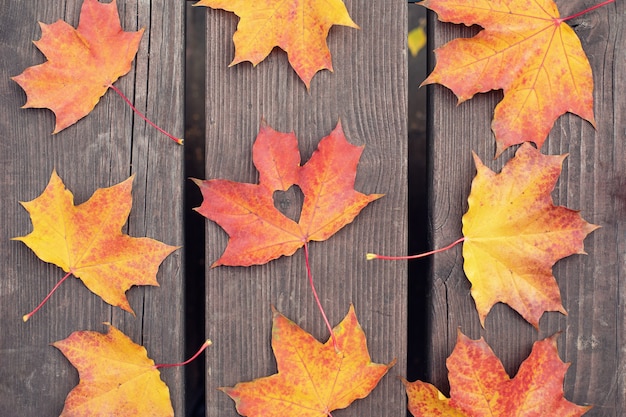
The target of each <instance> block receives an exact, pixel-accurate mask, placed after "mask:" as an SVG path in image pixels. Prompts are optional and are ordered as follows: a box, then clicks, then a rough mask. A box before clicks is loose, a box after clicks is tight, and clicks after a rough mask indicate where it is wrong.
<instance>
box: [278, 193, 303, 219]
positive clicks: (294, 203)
mask: <svg viewBox="0 0 626 417" xmlns="http://www.w3.org/2000/svg"><path fill="white" fill-rule="evenodd" d="M272 198H273V199H274V207H276V210H278V211H280V212H281V213H282V214H283V215H284V216H285V217H288V218H290V219H291V220H293V221H294V222H296V223H298V222H299V221H300V214H301V213H302V203H303V202H304V193H303V192H302V190H301V189H300V187H298V186H297V185H295V184H294V185H292V186H291V187H289V189H288V190H287V191H280V190H277V191H274V194H273V195H272Z"/></svg>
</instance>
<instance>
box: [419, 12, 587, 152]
mask: <svg viewBox="0 0 626 417" xmlns="http://www.w3.org/2000/svg"><path fill="white" fill-rule="evenodd" d="M420 4H422V5H423V6H425V7H428V8H429V9H432V10H434V11H435V12H437V15H438V17H439V20H441V21H445V22H452V23H457V24H458V23H465V24H466V25H473V24H477V25H480V26H482V27H483V28H484V30H482V31H481V32H479V33H478V35H476V36H474V37H473V38H471V39H455V40H453V41H451V42H449V43H447V44H446V45H444V46H443V47H441V48H438V49H437V50H436V51H435V53H436V57H437V65H436V67H435V69H434V71H433V72H432V73H431V74H430V76H429V77H428V78H427V79H426V80H425V81H424V83H423V84H431V83H439V84H443V85H445V86H446V87H448V88H450V89H451V90H452V91H453V92H454V94H455V95H456V96H457V97H458V99H459V103H460V102H463V101H465V100H468V99H470V98H471V97H472V96H473V95H474V94H476V93H479V92H487V91H489V90H496V89H503V90H504V98H503V99H502V101H501V102H500V103H499V104H498V105H497V106H496V108H495V113H494V118H493V123H492V125H491V127H492V129H493V131H494V133H495V136H496V141H497V150H496V157H497V156H499V155H500V154H501V153H502V152H503V151H504V150H505V149H506V148H508V147H509V146H511V145H514V144H519V143H522V142H525V141H530V142H534V143H535V144H537V146H538V147H541V145H542V144H543V142H544V141H545V139H546V137H547V135H548V133H549V132H550V129H551V128H552V125H553V124H554V121H555V120H556V119H557V118H558V117H559V116H560V115H562V114H564V113H565V112H572V113H575V114H577V115H579V116H580V117H582V118H584V119H586V120H588V121H589V122H590V123H591V124H594V125H595V121H594V117H593V94H592V93H593V77H592V73H591V66H590V65H589V61H588V60H587V57H586V56H585V53H584V51H583V49H582V46H581V44H580V40H579V39H578V37H577V36H576V33H575V32H574V31H573V30H572V28H570V27H569V26H568V25H567V24H566V23H564V21H565V20H566V18H559V12H558V10H557V7H556V5H555V4H554V2H553V1H552V0H532V1H528V0H498V1H495V0H482V1H479V2H468V1H466V0H425V1H423V2H422V3H420Z"/></svg>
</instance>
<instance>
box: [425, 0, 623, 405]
mask: <svg viewBox="0 0 626 417" xmlns="http://www.w3.org/2000/svg"><path fill="white" fill-rule="evenodd" d="M592 3H595V2H588V1H582V0H576V1H557V5H558V6H559V8H560V12H561V16H568V15H571V14H573V13H575V12H577V11H580V10H583V9H585V8H587V7H589V6H590V5H591V4H592ZM625 13H626V9H625V4H624V2H620V1H617V2H616V3H614V4H611V5H608V6H606V7H603V8H601V9H598V10H596V11H594V12H592V13H589V14H587V15H584V16H583V17H580V18H577V19H575V20H573V21H571V24H572V26H574V28H575V31H576V33H577V34H578V36H579V37H580V39H581V41H582V45H583V48H584V50H585V52H586V53H587V56H588V58H589V61H590V62H591V67H592V70H593V74H594V83H595V90H594V109H595V118H596V121H597V128H596V129H594V128H593V127H592V126H591V125H590V124H589V123H587V122H586V121H584V120H581V119H580V118H579V117H577V116H574V115H571V114H567V115H565V116H562V117H561V118H559V119H558V120H557V122H556V124H555V125H554V127H553V129H552V131H551V133H550V136H549V139H548V140H547V142H546V143H545V144H544V146H543V148H542V152H543V153H546V154H551V155H556V154H565V153H569V157H568V158H567V159H566V160H565V163H564V165H563V173H562V175H561V179H560V180H559V182H558V184H557V187H556V190H555V191H554V193H553V197H554V200H555V203H556V204H559V205H565V206H567V207H570V208H572V209H576V210H581V214H582V216H583V218H585V219H586V220H587V221H589V222H591V223H595V224H598V225H600V226H602V228H601V229H599V230H596V231H595V232H594V233H592V234H591V235H590V236H589V237H588V238H587V239H586V240H585V248H586V251H587V253H588V255H587V256H585V255H574V256H571V257H568V258H566V259H564V260H561V261H559V262H558V263H557V264H556V266H555V267H554V275H555V277H556V279H557V281H558V283H559V287H560V289H561V295H562V298H563V305H564V307H565V309H566V310H567V311H568V315H567V316H565V315H562V314H559V313H547V314H544V316H543V318H542V319H541V321H540V329H539V331H537V330H535V329H534V328H533V327H532V326H531V325H530V324H528V323H526V322H525V321H523V319H521V317H520V316H519V315H518V314H517V313H515V312H514V311H513V310H512V309H510V308H509V307H508V306H505V305H503V304H498V305H496V306H495V307H494V308H493V309H492V311H491V313H490V314H489V315H488V316H487V319H486V322H485V329H484V330H483V329H481V326H480V323H479V320H478V315H477V313H476V310H475V307H474V302H473V300H472V298H471V296H470V294H469V288H470V283H469V281H468V280H467V278H466V277H465V275H464V273H463V268H462V266H463V258H462V256H461V248H460V247H457V248H455V249H453V250H451V251H448V252H445V253H441V254H438V255H436V256H435V257H434V259H433V261H432V262H433V263H432V284H431V294H430V317H429V320H430V326H431V331H430V333H431V338H430V341H429V348H428V350H429V355H430V356H429V358H428V363H429V372H430V382H432V383H434V384H435V385H437V386H438V387H439V388H440V389H442V390H443V391H444V392H446V393H447V392H448V391H447V390H448V383H447V370H446V368H445V359H446V358H447V357H448V356H449V354H450V353H451V351H452V349H453V347H454V344H455V343H456V334H457V329H461V330H462V331H463V332H464V333H465V334H467V335H468V336H470V337H472V338H474V339H476V338H478V337H480V336H484V337H485V339H486V340H487V342H488V343H489V344H490V345H491V346H492V348H493V350H494V351H495V353H496V355H497V356H498V357H499V358H501V360H502V362H503V363H504V366H505V368H506V370H507V371H508V372H509V374H510V375H513V374H515V372H516V371H517V368H518V367H519V364H520V363H521V362H522V361H523V360H524V359H525V358H526V357H527V356H528V354H529V353H530V350H531V346H532V343H533V342H535V341H536V340H539V339H542V338H544V337H547V336H549V335H552V334H554V333H555V332H562V333H561V335H560V337H559V339H558V343H559V353H560V355H561V358H562V359H563V360H564V361H565V362H571V366H570V368H569V371H568V373H567V375H566V378H565V396H566V398H567V399H569V400H571V401H574V402H576V403H578V404H593V405H594V408H593V409H591V411H589V412H588V413H587V414H586V416H589V417H601V416H602V417H618V416H623V415H624V413H625V412H626V378H625V375H626V354H625V353H624V352H625V351H624V343H625V339H624V331H625V329H626V327H625V326H626V325H625V324H624V323H625V320H624V319H625V318H626V316H625V314H626V310H625V307H624V306H625V301H626V299H625V297H626V289H625V288H624V279H625V278H626V256H625V254H626V194H625V191H624V186H625V185H626V182H625V181H626V160H625V157H626V137H625V134H626V120H625V119H624V115H625V114H626V100H625V99H624V94H623V92H624V91H626V75H625V74H626V59H625V54H624V45H626V33H625V30H624V29H625V27H624V19H623V17H624V15H625ZM430 23H431V28H432V32H431V39H432V46H433V47H438V46H441V45H442V44H443V43H445V42H447V41H449V40H451V39H453V38H456V37H468V36H471V35H473V34H474V33H476V30H475V28H465V27H463V26H460V25H452V24H443V23H439V22H436V21H435V18H434V16H432V15H431V16H430ZM430 88H431V90H430V92H431V101H430V103H431V106H432V114H431V127H432V137H431V159H430V160H431V175H432V178H431V180H430V183H431V186H432V189H431V193H430V210H431V212H430V216H431V223H432V240H433V247H443V246H445V245H447V244H449V243H451V242H453V241H454V240H456V239H457V238H459V237H460V236H461V217H462V215H463V214H464V213H465V211H466V210H467V202H466V201H467V196H468V193H469V189H470V183H471V180H472V178H473V177H474V175H475V172H476V171H475V168H474V164H473V161H472V157H471V151H472V150H473V151H475V152H476V153H477V154H478V155H479V156H480V158H481V159H482V160H483V162H484V163H485V164H486V165H487V166H489V167H490V168H491V169H493V170H495V171H499V170H500V169H501V167H502V165H503V164H504V162H505V161H507V160H508V159H510V158H511V157H512V155H513V153H514V149H510V150H507V151H506V152H505V153H504V154H503V155H502V156H501V157H499V158H498V159H497V160H493V155H494V154H495V141H494V138H493V134H492V133H491V130H490V123H491V118H492V114H493V108H494V106H495V105H496V103H497V102H498V101H499V100H500V99H501V97H502V93H501V92H492V93H488V94H480V95H477V96H475V97H474V98H473V99H472V100H470V101H468V102H465V103H463V104H461V105H459V106H457V104H456V102H457V100H456V98H455V97H454V95H453V94H452V93H451V92H450V91H449V90H447V89H446V88H445V87H442V86H438V85H436V86H432V87H430Z"/></svg>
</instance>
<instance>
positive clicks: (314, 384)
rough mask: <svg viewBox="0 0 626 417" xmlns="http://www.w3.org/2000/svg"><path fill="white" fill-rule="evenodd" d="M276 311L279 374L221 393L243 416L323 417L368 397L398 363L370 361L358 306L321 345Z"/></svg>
mask: <svg viewBox="0 0 626 417" xmlns="http://www.w3.org/2000/svg"><path fill="white" fill-rule="evenodd" d="M273 311H274V321H273V326H272V349H273V351H274V355H275V356H276V365H277V367H278V373H277V374H274V375H271V376H268V377H264V378H259V379H256V380H254V381H250V382H240V383H238V384H237V385H235V386H234V387H232V388H220V389H221V390H222V391H224V392H225V393H226V394H228V395H229V396H230V397H231V398H232V399H233V400H234V401H235V405H236V407H237V411H238V412H239V414H241V415H243V416H250V417H255V416H257V417H287V416H288V417H292V416H298V417H322V416H330V415H331V414H330V412H331V411H333V410H337V409H341V408H346V407H348V406H349V405H350V404H351V403H352V402H353V401H354V400H357V399H361V398H365V397H367V396H368V395H369V393H370V392H371V391H372V390H373V389H374V388H375V387H376V385H377V384H378V381H380V379H381V378H382V377H383V376H384V375H385V374H386V373H387V371H388V370H389V368H391V367H392V366H393V365H394V364H395V359H394V360H393V361H392V362H391V363H390V364H388V365H383V364H376V363H373V362H372V361H371V358H370V355H369V353H368V351H367V344H366V339H365V333H364V332H363V330H362V329H361V326H360V325H359V323H358V321H357V318H356V314H355V313H354V307H353V306H352V305H351V306H350V310H349V311H348V314H347V315H346V317H345V318H344V319H343V321H342V322H341V323H339V325H337V326H336V327H335V328H334V329H333V331H334V334H335V336H336V339H337V349H338V350H337V349H335V347H334V345H333V343H332V342H331V339H329V340H328V341H326V343H324V344H322V343H320V342H318V341H317V340H316V339H315V338H314V337H313V336H311V335H310V334H308V333H307V332H305V331H304V330H302V329H301V328H300V327H298V325H296V324H295V323H294V322H292V321H291V320H289V319H287V318H286V317H285V316H283V315H282V314H280V313H279V312H277V311H276V310H273Z"/></svg>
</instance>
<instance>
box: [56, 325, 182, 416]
mask: <svg viewBox="0 0 626 417" xmlns="http://www.w3.org/2000/svg"><path fill="white" fill-rule="evenodd" d="M52 345H53V346H54V347H56V348H57V349H59V350H60V351H61V352H62V353H63V355H65V357H66V358H67V359H68V360H69V361H70V362H71V363H72V365H73V366H74V367H75V368H76V369H77V370H78V373H79V377H80V382H79V384H78V385H77V386H76V387H74V389H72V391H70V393H69V394H68V396H67V398H66V399H65V407H64V408H63V412H62V413H61V417H96V416H102V417H104V416H137V417H140V416H142V417H143V416H151V417H161V416H163V417H165V416H168V417H170V416H174V409H173V408H172V403H171V400H170V392H169V389H168V388H167V385H165V383H164V382H163V381H162V380H161V378H160V375H161V374H160V373H159V371H158V369H157V366H156V365H155V364H154V361H153V360H152V359H150V358H148V354H147V352H146V349H145V348H144V347H143V346H139V345H137V344H135V343H133V341H132V340H130V338H129V337H128V336H126V335H125V334H124V333H122V332H120V331H119V330H118V329H116V328H115V327H113V326H111V325H109V331H108V333H107V334H102V333H98V332H92V331H79V332H74V333H72V334H71V335H70V336H69V337H68V338H67V339H63V340H60V341H58V342H55V343H53V344H52Z"/></svg>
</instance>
